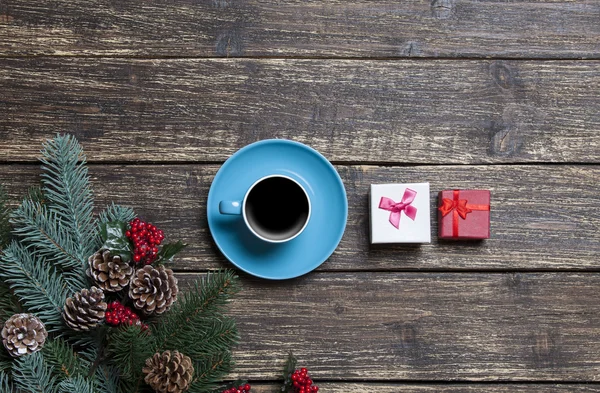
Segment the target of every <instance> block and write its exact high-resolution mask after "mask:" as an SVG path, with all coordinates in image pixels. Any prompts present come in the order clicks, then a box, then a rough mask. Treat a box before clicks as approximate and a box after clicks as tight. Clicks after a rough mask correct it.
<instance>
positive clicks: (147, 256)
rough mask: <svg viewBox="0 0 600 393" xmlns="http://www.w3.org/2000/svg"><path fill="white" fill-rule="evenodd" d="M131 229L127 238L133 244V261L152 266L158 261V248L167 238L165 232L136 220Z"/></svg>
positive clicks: (131, 224) (132, 222)
mask: <svg viewBox="0 0 600 393" xmlns="http://www.w3.org/2000/svg"><path fill="white" fill-rule="evenodd" d="M129 226H130V228H131V229H129V230H128V231H126V232H125V236H127V237H128V238H129V240H131V242H132V243H133V261H134V262H135V263H143V264H145V265H150V264H151V263H152V262H154V260H155V259H156V255H157V254H158V246H159V245H160V243H161V242H162V241H163V239H164V238H165V235H164V233H163V231H161V230H160V229H158V228H156V227H155V226H154V225H152V224H150V223H147V222H144V221H142V220H140V219H139V218H134V219H133V220H131V222H130V223H129Z"/></svg>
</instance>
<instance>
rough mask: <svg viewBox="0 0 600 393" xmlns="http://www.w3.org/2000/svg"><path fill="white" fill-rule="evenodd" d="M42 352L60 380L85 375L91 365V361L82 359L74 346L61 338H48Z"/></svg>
mask: <svg viewBox="0 0 600 393" xmlns="http://www.w3.org/2000/svg"><path fill="white" fill-rule="evenodd" d="M42 353H43V354H44V359H46V363H48V365H49V366H51V367H53V369H54V373H55V376H56V377H57V379H58V380H59V381H64V380H67V379H70V378H74V377H77V376H82V377H83V376H85V375H86V374H87V370H88V369H89V367H90V363H89V362H88V361H85V360H83V359H81V358H80V357H79V356H78V355H77V353H76V352H75V351H74V349H73V347H72V346H71V345H70V344H68V343H67V342H66V341H64V340H63V339H61V338H55V339H53V340H47V341H46V344H45V345H44V348H42Z"/></svg>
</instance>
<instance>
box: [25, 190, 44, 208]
mask: <svg viewBox="0 0 600 393" xmlns="http://www.w3.org/2000/svg"><path fill="white" fill-rule="evenodd" d="M25 199H28V200H30V201H33V202H38V203H41V204H42V205H44V204H46V198H45V197H44V193H43V192H42V187H40V186H34V187H30V188H29V190H27V195H26V196H25Z"/></svg>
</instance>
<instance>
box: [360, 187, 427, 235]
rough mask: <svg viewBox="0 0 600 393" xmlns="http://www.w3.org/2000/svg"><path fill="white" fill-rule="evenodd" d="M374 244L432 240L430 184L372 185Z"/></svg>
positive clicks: (371, 215) (371, 217)
mask: <svg viewBox="0 0 600 393" xmlns="http://www.w3.org/2000/svg"><path fill="white" fill-rule="evenodd" d="M370 199H371V214H370V221H371V243H373V244H376V243H431V229H430V225H431V224H430V218H429V183H407V184H371V195H370Z"/></svg>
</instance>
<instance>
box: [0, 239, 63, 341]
mask: <svg viewBox="0 0 600 393" xmlns="http://www.w3.org/2000/svg"><path fill="white" fill-rule="evenodd" d="M0 278H1V279H2V280H3V281H4V282H6V283H7V284H8V285H9V286H10V288H11V289H12V290H13V292H14V294H15V295H16V296H18V298H19V299H20V300H21V302H22V304H23V306H24V307H25V308H26V309H28V310H29V311H31V312H33V313H35V314H36V315H37V316H38V317H39V318H40V319H41V320H42V322H44V324H45V325H46V329H48V331H49V332H53V331H58V330H60V329H61V328H62V327H63V321H62V307H63V305H64V303H65V298H66V296H65V289H66V283H65V282H64V281H63V279H62V278H61V277H60V275H58V274H57V272H56V270H55V269H54V268H53V267H52V266H50V265H49V264H46V263H45V261H44V259H43V258H39V259H36V258H35V257H34V255H32V253H31V252H30V251H29V250H27V249H26V248H25V247H23V246H22V245H21V244H19V243H18V242H16V241H14V240H13V242H12V243H11V244H10V245H9V246H8V247H7V248H6V249H5V250H4V253H3V255H2V256H1V258H0Z"/></svg>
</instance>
